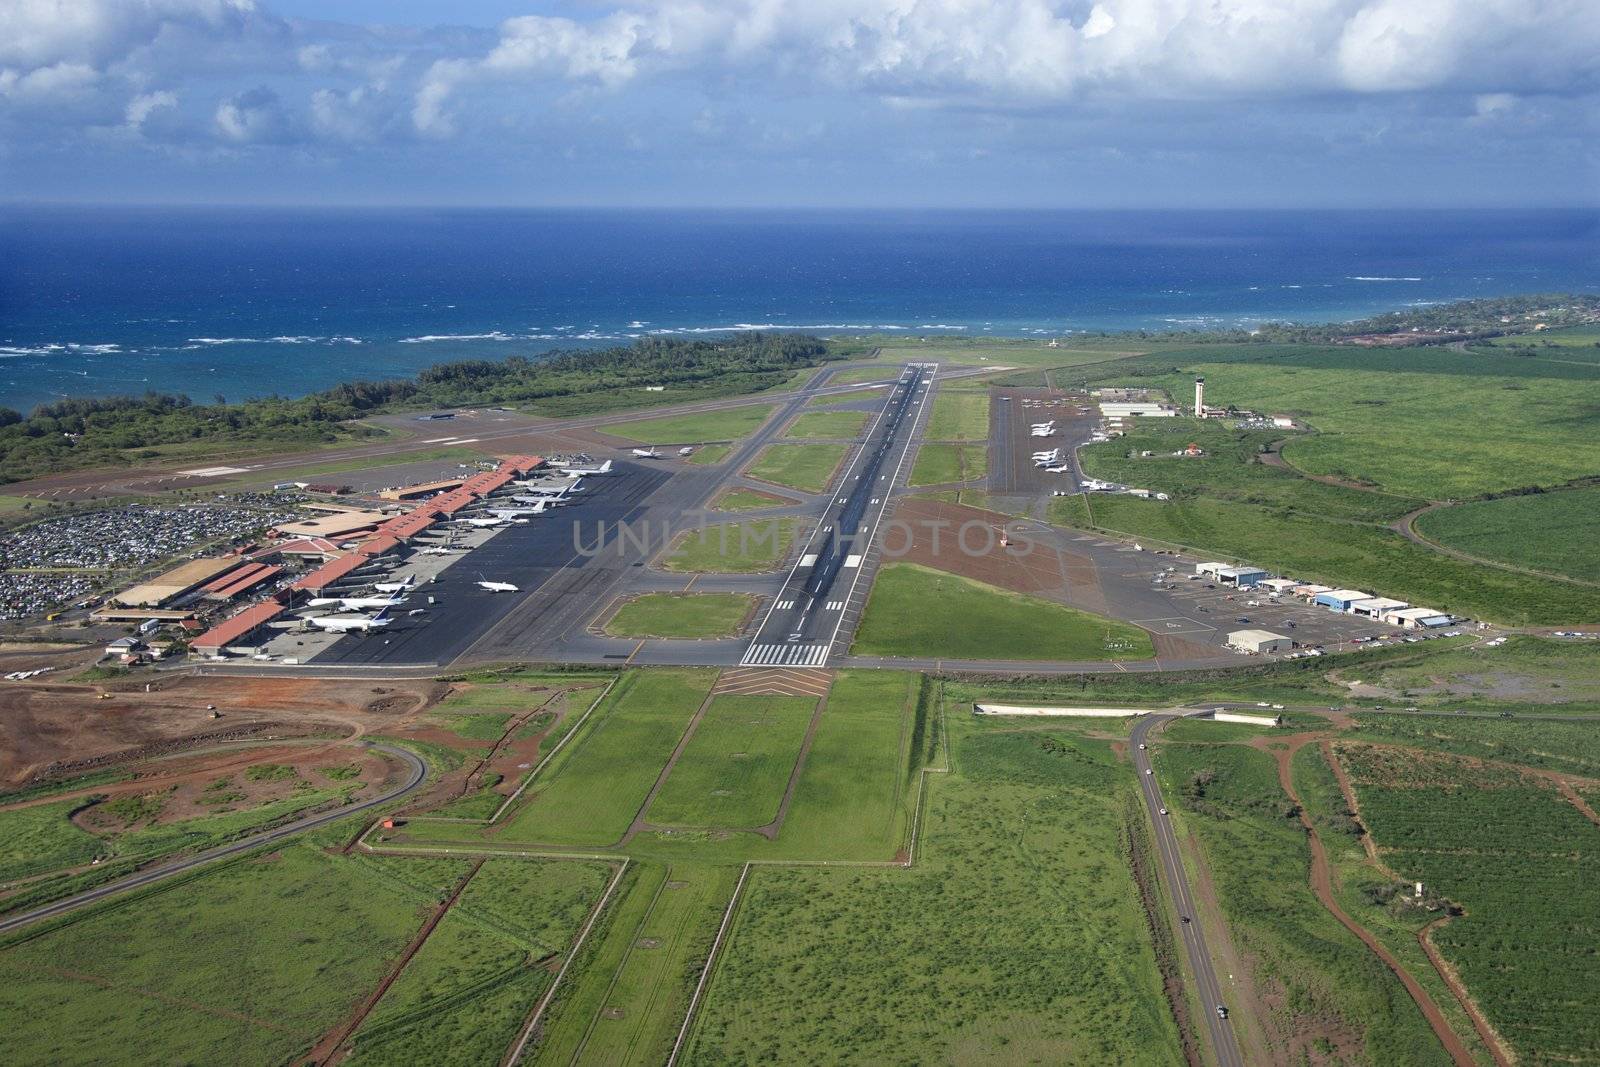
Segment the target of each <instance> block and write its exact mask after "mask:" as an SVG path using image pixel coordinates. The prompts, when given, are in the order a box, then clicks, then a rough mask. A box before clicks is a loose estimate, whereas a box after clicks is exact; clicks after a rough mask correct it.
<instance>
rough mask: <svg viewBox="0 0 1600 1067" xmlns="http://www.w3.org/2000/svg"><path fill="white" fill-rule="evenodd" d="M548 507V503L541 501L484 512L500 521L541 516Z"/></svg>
mask: <svg viewBox="0 0 1600 1067" xmlns="http://www.w3.org/2000/svg"><path fill="white" fill-rule="evenodd" d="M549 506H550V501H548V500H541V501H539V502H538V503H536V504H529V505H527V506H524V507H515V508H488V509H486V510H487V511H488V512H489V514H491V515H494V516H496V517H497V518H501V519H516V518H520V517H522V516H524V515H543V514H544V511H545V509H546V508H548V507H549Z"/></svg>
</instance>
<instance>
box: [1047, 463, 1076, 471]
mask: <svg viewBox="0 0 1600 1067" xmlns="http://www.w3.org/2000/svg"><path fill="white" fill-rule="evenodd" d="M1071 470H1072V468H1071V467H1069V466H1067V465H1066V464H1065V463H1057V464H1056V465H1055V466H1053V467H1046V468H1045V473H1047V474H1067V473H1068V472H1070V471H1071Z"/></svg>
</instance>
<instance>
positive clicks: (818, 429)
mask: <svg viewBox="0 0 1600 1067" xmlns="http://www.w3.org/2000/svg"><path fill="white" fill-rule="evenodd" d="M868 418H869V415H868V413H867V412H865V411H808V412H806V413H805V414H803V415H796V416H795V417H794V419H793V421H791V422H790V423H789V425H788V427H787V428H786V429H785V430H784V431H783V436H785V437H847V438H850V439H851V440H854V439H855V438H857V437H859V436H860V435H861V431H862V430H863V429H864V428H865V427H866V425H867V419H868Z"/></svg>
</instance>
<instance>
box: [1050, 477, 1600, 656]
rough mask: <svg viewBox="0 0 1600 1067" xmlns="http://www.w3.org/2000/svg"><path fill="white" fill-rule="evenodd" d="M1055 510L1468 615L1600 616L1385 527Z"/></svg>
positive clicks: (1235, 514)
mask: <svg viewBox="0 0 1600 1067" xmlns="http://www.w3.org/2000/svg"><path fill="white" fill-rule="evenodd" d="M1050 504H1051V507H1050V518H1051V521H1052V522H1057V523H1061V524H1064V525H1068V526H1080V527H1094V528H1099V529H1104V530H1108V531H1112V532H1115V533H1122V534H1128V535H1131V536H1134V537H1139V538H1142V539H1149V540H1154V541H1164V542H1167V543H1168V544H1173V545H1181V546H1186V547H1189V548H1193V549H1197V550H1199V551H1202V552H1206V553H1216V554H1217V555H1221V556H1228V557H1234V558H1242V559H1246V560H1248V561H1250V562H1251V563H1255V564H1257V565H1259V566H1262V567H1267V568H1269V569H1271V570H1274V571H1277V572H1278V573H1281V574H1291V575H1294V576H1295V577H1297V578H1302V579H1305V580H1308V581H1323V582H1326V583H1327V584H1330V585H1339V586H1347V587H1350V588H1353V589H1368V590H1371V591H1373V592H1375V593H1379V594H1382V595H1384V596H1393V597H1398V598H1400V599H1403V600H1407V601H1410V602H1411V603H1414V604H1422V605H1425V606H1427V607H1430V608H1436V609H1438V610H1440V611H1449V612H1453V613H1455V614H1458V615H1465V616H1469V617H1471V618H1481V619H1491V620H1494V621H1497V622H1507V623H1529V624H1540V623H1543V624H1553V625H1554V624H1562V623H1577V622H1585V621H1588V620H1594V619H1600V589H1594V588H1589V587H1585V586H1579V585H1572V584H1570V583H1567V582H1561V581H1556V580H1554V579H1544V578H1537V577H1533V576H1531V575H1523V574H1515V573H1511V572H1509V571H1502V570H1495V569H1493V568H1489V567H1481V566H1477V565H1475V564H1472V563H1468V562H1465V561H1463V560H1458V559H1453V558H1451V557H1449V556H1445V555H1442V554H1441V553H1438V552H1434V551H1433V550H1431V549H1428V548H1425V547H1422V546H1420V545H1416V544H1413V543H1412V542H1410V541H1407V540H1406V539H1405V538H1404V537H1402V536H1400V535H1399V534H1397V533H1395V532H1394V531H1393V530H1390V529H1387V528H1385V527H1381V526H1370V525H1364V524H1359V523H1349V522H1333V521H1326V520H1323V519H1321V518H1318V517H1316V516H1311V515H1303V514H1298V513H1295V512H1292V511H1288V510H1276V509H1271V508H1263V507H1257V506H1256V505H1253V504H1233V503H1227V502H1224V501H1219V500H1211V499H1206V498H1195V499H1190V500H1174V501H1170V502H1165V503H1163V502H1159V501H1149V500H1140V499H1138V498H1137V497H1130V496H1106V495H1097V496H1093V497H1088V498H1085V497H1083V496H1081V495H1080V496H1075V497H1062V498H1059V499H1056V500H1052V501H1051V502H1050Z"/></svg>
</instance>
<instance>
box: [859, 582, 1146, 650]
mask: <svg viewBox="0 0 1600 1067" xmlns="http://www.w3.org/2000/svg"><path fill="white" fill-rule="evenodd" d="M851 651H852V652H853V653H854V654H855V655H860V656H900V657H914V658H918V659H932V658H948V659H977V660H985V659H997V660H1019V661H1022V660H1068V661H1072V660H1106V659H1145V658H1148V657H1150V656H1153V655H1155V650H1154V648H1153V647H1152V646H1151V644H1150V635H1149V634H1147V633H1146V632H1145V631H1144V630H1141V629H1139V628H1138V627H1137V626H1132V625H1129V624H1128V623H1125V622H1118V621H1116V620H1114V619H1106V618H1101V617H1099V616H1097V615H1090V614H1088V613H1087V612H1082V611H1077V610H1075V609H1073V608H1069V607H1066V606H1064V605H1061V604H1055V603H1051V602H1050V601H1048V600H1040V599H1038V598H1036V597H1030V596H1024V595H1022V594H1020V593H1012V592H1008V591H1006V590H1003V589H997V588H995V587H994V586H990V585H984V584H983V583H981V582H974V581H971V580H969V579H966V578H960V577H957V576H956V575H953V574H945V573H943V572H941V571H935V570H930V569H928V568H926V567H919V566H917V565H915V564H911V563H890V564H887V565H886V566H884V567H883V568H882V570H880V571H879V572H878V579H877V581H876V582H874V583H873V586H872V595H871V597H870V598H869V599H868V600H867V610H866V613H865V615H864V617H863V618H862V620H861V626H860V628H859V629H858V630H857V632H856V640H855V645H854V646H853V647H852V649H851Z"/></svg>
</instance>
